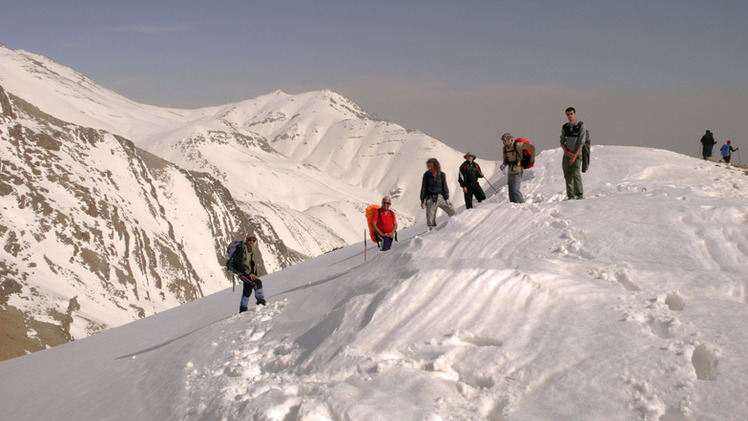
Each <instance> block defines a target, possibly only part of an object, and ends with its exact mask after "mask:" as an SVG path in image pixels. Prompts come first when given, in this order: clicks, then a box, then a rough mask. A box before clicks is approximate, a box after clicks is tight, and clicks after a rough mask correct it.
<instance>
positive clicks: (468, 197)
mask: <svg viewBox="0 0 748 421" xmlns="http://www.w3.org/2000/svg"><path fill="white" fill-rule="evenodd" d="M472 207H473V191H472V190H470V187H468V188H467V191H466V192H465V209H470V208H472Z"/></svg>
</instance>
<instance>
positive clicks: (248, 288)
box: [239, 275, 255, 313]
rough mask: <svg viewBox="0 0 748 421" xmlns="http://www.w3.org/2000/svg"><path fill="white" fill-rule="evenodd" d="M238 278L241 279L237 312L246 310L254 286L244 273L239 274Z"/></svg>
mask: <svg viewBox="0 0 748 421" xmlns="http://www.w3.org/2000/svg"><path fill="white" fill-rule="evenodd" d="M239 279H240V280H241V281H242V285H243V288H242V299H241V301H240V302H239V313H241V312H243V311H247V306H248V305H249V297H251V296H252V290H253V289H254V288H255V284H254V283H253V282H252V281H250V280H249V277H247V276H246V275H239Z"/></svg>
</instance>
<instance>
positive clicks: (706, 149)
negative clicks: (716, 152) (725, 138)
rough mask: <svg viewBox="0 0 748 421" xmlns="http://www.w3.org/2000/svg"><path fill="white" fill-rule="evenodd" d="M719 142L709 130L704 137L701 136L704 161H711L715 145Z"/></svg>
mask: <svg viewBox="0 0 748 421" xmlns="http://www.w3.org/2000/svg"><path fill="white" fill-rule="evenodd" d="M716 143H717V142H715V141H714V133H712V132H710V131H709V130H707V131H706V133H704V136H701V145H702V147H701V155H702V156H703V157H704V159H709V158H711V157H712V149H713V148H714V145H715V144H716Z"/></svg>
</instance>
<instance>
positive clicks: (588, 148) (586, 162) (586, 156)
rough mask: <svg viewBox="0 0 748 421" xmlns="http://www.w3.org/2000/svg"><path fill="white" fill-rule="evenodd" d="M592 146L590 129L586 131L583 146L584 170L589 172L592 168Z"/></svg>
mask: <svg viewBox="0 0 748 421" xmlns="http://www.w3.org/2000/svg"><path fill="white" fill-rule="evenodd" d="M591 149H592V146H591V145H590V131H589V130H585V131H584V146H582V172H587V170H588V169H589V168H590V151H591Z"/></svg>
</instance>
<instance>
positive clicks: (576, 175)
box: [561, 154, 584, 199]
mask: <svg viewBox="0 0 748 421" xmlns="http://www.w3.org/2000/svg"><path fill="white" fill-rule="evenodd" d="M561 167H562V168H563V169H564V179H565V180H566V197H568V198H569V199H574V198H576V197H577V196H583V195H584V189H583V188H582V173H581V169H582V160H581V159H579V157H577V160H576V161H574V165H569V157H568V156H567V155H566V154H564V158H563V160H562V161H561Z"/></svg>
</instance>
